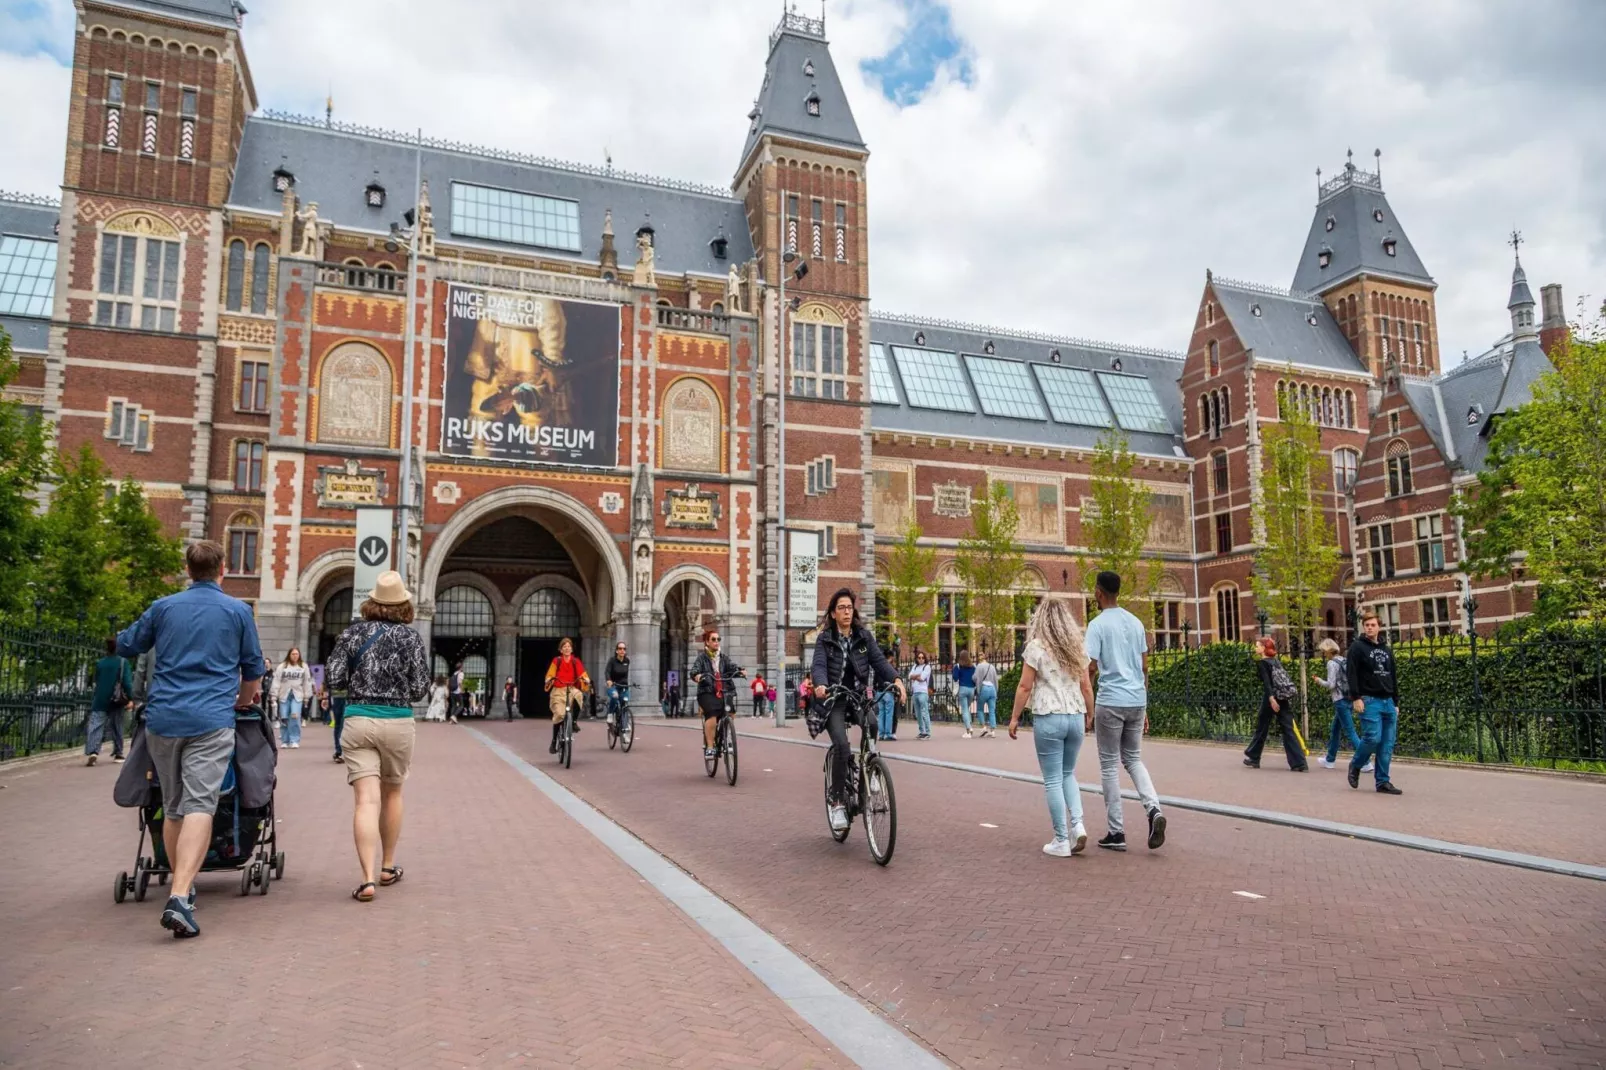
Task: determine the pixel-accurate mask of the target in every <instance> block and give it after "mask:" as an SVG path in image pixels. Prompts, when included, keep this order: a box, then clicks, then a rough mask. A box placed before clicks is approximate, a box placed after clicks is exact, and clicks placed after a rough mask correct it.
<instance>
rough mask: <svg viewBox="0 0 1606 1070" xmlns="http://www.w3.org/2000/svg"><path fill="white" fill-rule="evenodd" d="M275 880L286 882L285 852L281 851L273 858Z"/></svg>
mask: <svg viewBox="0 0 1606 1070" xmlns="http://www.w3.org/2000/svg"><path fill="white" fill-rule="evenodd" d="M273 879H274V880H276V881H282V880H284V852H283V851H280V852H278V853H277V854H275V855H274V856H273Z"/></svg>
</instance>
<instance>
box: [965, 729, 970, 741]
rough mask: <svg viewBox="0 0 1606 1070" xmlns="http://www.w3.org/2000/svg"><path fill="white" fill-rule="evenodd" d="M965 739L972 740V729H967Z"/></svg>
mask: <svg viewBox="0 0 1606 1070" xmlns="http://www.w3.org/2000/svg"><path fill="white" fill-rule="evenodd" d="M964 738H965V739H969V738H970V729H968V728H967V729H965V736H964Z"/></svg>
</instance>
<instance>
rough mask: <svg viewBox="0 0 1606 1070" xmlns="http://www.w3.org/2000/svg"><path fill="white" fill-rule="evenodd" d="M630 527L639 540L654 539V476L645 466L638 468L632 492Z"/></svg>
mask: <svg viewBox="0 0 1606 1070" xmlns="http://www.w3.org/2000/svg"><path fill="white" fill-rule="evenodd" d="M630 527H631V530H632V531H634V532H635V534H636V536H637V537H638V538H649V539H650V538H652V475H651V473H649V472H648V471H647V466H646V465H644V464H643V465H638V466H637V468H636V480H635V486H634V487H633V488H631V491H630Z"/></svg>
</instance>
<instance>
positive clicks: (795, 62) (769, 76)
mask: <svg viewBox="0 0 1606 1070" xmlns="http://www.w3.org/2000/svg"><path fill="white" fill-rule="evenodd" d="M747 119H748V131H747V140H746V143H745V144H744V145H743V146H742V157H741V165H739V166H738V173H741V172H742V171H743V170H745V165H746V164H747V163H748V161H749V160H750V159H751V158H752V156H753V154H754V152H755V150H756V149H757V147H758V145H759V143H760V141H761V140H762V139H763V137H764V135H765V134H772V133H773V134H778V135H781V136H785V137H788V138H794V139H802V140H804V141H815V142H821V143H823V144H825V145H828V146H833V147H837V146H840V147H845V148H848V149H851V150H855V151H859V152H862V151H863V150H864V147H865V146H864V138H863V137H861V136H860V134H859V126H858V123H856V122H855V121H854V118H853V109H852V108H851V107H849V105H848V97H847V93H846V92H845V91H844V90H843V88H842V79H841V77H840V76H839V75H838V74H837V69H836V64H835V63H834V62H833V61H832V59H831V49H830V44H829V42H827V41H826V39H825V19H824V12H823V10H822V12H821V17H820V18H817V19H814V18H809V17H807V16H806V15H800V14H798V13H797V12H796V11H795V10H792V9H785V10H783V12H782V14H781V20H780V22H779V23H778V24H777V25H776V27H775V30H774V32H772V33H771V34H770V51H769V56H768V57H767V58H766V60H765V64H764V79H763V82H762V83H761V85H760V88H759V93H758V98H757V99H756V100H755V101H754V102H753V107H752V110H750V111H749V112H748V113H747Z"/></svg>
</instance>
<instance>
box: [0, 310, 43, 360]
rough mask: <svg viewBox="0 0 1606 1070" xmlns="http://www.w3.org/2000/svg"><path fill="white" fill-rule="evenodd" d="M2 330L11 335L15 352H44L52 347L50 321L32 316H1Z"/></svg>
mask: <svg viewBox="0 0 1606 1070" xmlns="http://www.w3.org/2000/svg"><path fill="white" fill-rule="evenodd" d="M0 330H4V331H5V332H6V333H7V334H9V335H10V336H11V351H12V352H13V353H44V352H47V351H48V350H49V349H50V321H49V320H48V319H34V318H33V317H32V316H0Z"/></svg>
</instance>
